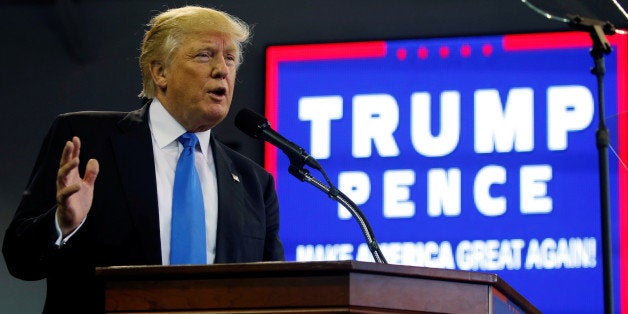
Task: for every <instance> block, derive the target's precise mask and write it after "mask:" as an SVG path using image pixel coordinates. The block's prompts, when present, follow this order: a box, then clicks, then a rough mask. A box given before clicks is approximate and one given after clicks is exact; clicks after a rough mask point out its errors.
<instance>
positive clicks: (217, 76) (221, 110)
mask: <svg viewBox="0 0 628 314" xmlns="http://www.w3.org/2000/svg"><path fill="white" fill-rule="evenodd" d="M238 53H239V51H237V48H236V45H235V44H234V43H233V41H231V40H230V39H229V38H228V37H227V36H224V35H220V34H218V33H198V34H192V35H188V36H187V37H186V38H185V39H184V41H183V42H182V44H181V46H180V47H179V48H178V49H177V50H176V51H175V53H174V55H173V57H172V61H171V62H170V64H169V65H168V66H167V67H165V70H164V71H163V73H162V75H161V76H160V78H159V79H158V80H157V85H158V86H159V90H158V92H157V98H158V99H159V101H161V103H162V104H163V105H164V107H165V108H166V110H168V112H169V113H170V114H171V115H172V116H173V117H174V118H175V119H176V120H177V121H178V122H179V123H181V125H183V126H184V127H185V128H186V129H187V130H188V131H194V132H198V131H204V130H208V129H210V128H213V127H214V126H216V125H217V124H218V123H220V122H221V121H222V120H223V119H224V118H225V117H226V116H227V113H228V112H229V107H230V106H231V100H232V99H233V87H234V82H235V76H236V65H237V60H238ZM160 80H161V81H160Z"/></svg>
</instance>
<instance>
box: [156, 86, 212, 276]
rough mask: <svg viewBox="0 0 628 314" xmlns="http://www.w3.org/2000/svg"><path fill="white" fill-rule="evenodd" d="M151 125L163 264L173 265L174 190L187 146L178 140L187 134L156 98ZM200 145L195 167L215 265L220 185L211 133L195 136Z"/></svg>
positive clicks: (210, 256)
mask: <svg viewBox="0 0 628 314" xmlns="http://www.w3.org/2000/svg"><path fill="white" fill-rule="evenodd" d="M148 115H149V120H148V121H149V126H150V133H151V135H152V139H153V155H154V158H155V177H156V179H157V203H158V206H159V230H160V236H161V261H162V263H163V264H164V265H169V264H170V222H171V218H172V191H173V186H174V173H175V170H176V168H177V161H178V159H179V155H180V154H181V152H182V151H183V145H181V143H179V141H178V140H177V139H178V138H179V136H181V135H182V134H183V133H185V132H186V130H185V128H183V126H181V124H179V123H178V122H177V121H176V120H175V119H174V118H173V117H172V116H171V115H170V114H169V113H168V111H166V109H165V108H164V107H163V105H162V104H161V103H160V102H159V100H157V99H154V100H153V102H152V104H151V105H150V107H149V111H148ZM195 134H196V136H197V137H198V141H199V146H200V149H199V146H197V147H196V150H195V151H194V164H195V166H196V171H197V172H198V177H199V179H200V181H201V189H202V190H203V204H204V205H205V232H206V235H205V239H206V241H205V243H206V248H207V263H208V264H212V263H213V262H214V258H215V254H216V229H217V225H218V185H217V182H216V167H215V165H214V156H213V154H212V151H211V146H210V145H209V136H210V134H211V130H208V131H205V132H198V133H195Z"/></svg>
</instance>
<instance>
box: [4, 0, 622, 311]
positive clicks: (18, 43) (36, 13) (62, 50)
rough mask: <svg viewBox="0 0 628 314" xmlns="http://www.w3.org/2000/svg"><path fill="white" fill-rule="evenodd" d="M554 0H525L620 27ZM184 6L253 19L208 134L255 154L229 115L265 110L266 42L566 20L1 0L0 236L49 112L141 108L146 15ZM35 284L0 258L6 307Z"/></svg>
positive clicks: (307, 6)
mask: <svg viewBox="0 0 628 314" xmlns="http://www.w3.org/2000/svg"><path fill="white" fill-rule="evenodd" d="M553 2H558V1H541V0H537V1H534V0H532V3H534V4H536V5H537V6H539V7H543V8H546V9H549V10H550V12H551V13H554V14H563V13H566V12H569V13H575V14H581V15H583V16H587V17H592V18H597V19H601V20H610V21H612V22H613V23H614V24H615V25H616V26H619V27H626V26H627V25H628V20H626V19H625V18H624V17H623V16H621V15H620V14H619V13H618V11H617V10H616V8H615V7H614V6H613V4H612V3H611V0H605V1H601V0H598V1H596V0H586V1H585V0H583V1H581V2H582V3H581V2H580V1H560V4H554V3H553ZM626 2H628V0H625V1H620V3H622V5H623V6H624V7H626V4H625V3H626ZM185 4H198V5H204V6H210V7H214V8H217V9H221V10H225V11H227V12H229V13H231V14H233V15H235V16H238V17H240V18H241V19H243V20H244V21H246V22H248V23H249V24H251V25H253V38H252V42H251V43H252V45H249V46H247V48H246V50H245V55H244V58H245V62H244V64H243V65H242V66H241V68H240V70H239V72H238V78H237V83H236V86H237V87H236V93H235V97H234V102H233V105H232V110H231V113H230V115H229V116H228V117H227V119H226V120H225V121H224V122H223V123H222V124H221V125H220V126H219V127H218V128H216V129H215V132H216V133H217V134H218V135H219V136H220V138H221V139H223V141H225V142H227V143H229V144H231V145H232V146H234V147H236V148H238V149H239V150H240V151H242V152H243V153H244V154H246V155H248V156H250V157H251V158H253V159H254V160H256V161H258V162H259V163H262V162H263V160H262V156H263V154H262V145H261V143H258V142H256V141H255V140H252V139H249V138H246V136H245V135H243V134H241V133H240V131H238V130H237V129H235V127H233V117H234V116H235V113H237V111H238V110H239V109H241V108H243V107H249V108H251V109H253V110H255V111H257V112H260V113H263V112H264V110H263V106H264V86H265V84H264V66H265V62H264V60H265V59H264V58H265V54H264V52H265V47H267V46H268V45H272V44H292V43H319V42H339V41H359V40H379V39H404V38H426V37H443V36H465V35H487V34H491V35H492V34H504V33H522V32H536V31H561V30H567V29H568V27H567V26H566V25H564V24H562V23H560V22H556V21H552V20H548V19H545V18H543V17H542V16H541V15H539V14H537V13H535V12H533V11H532V10H531V9H529V8H528V7H527V6H525V5H524V4H523V3H522V2H521V1H520V0H473V1H469V0H438V1H436V0H388V1H376V0H316V1H313V0H311V1H307V0H302V1H298V0H266V1H253V0H251V1H244V0H238V1H233V0H232V1H224V2H223V1H121V0H119V1H113V0H108V1H105V0H102V1H97V0H92V1H89V0H84V1H78V0H77V1H70V0H58V1H0V21H1V22H0V34H2V36H3V40H2V43H1V44H0V106H2V113H1V114H0V143H2V146H3V150H2V153H1V154H0V178H1V179H0V234H2V235H3V234H4V230H5V229H6V226H7V225H8V222H9V220H10V219H11V216H12V215H13V212H14V210H15V208H16V207H17V204H18V202H19V200H20V195H21V192H22V190H23V189H24V186H25V185H26V181H27V179H28V176H29V174H30V171H31V168H32V166H33V163H34V160H35V157H36V154H37V152H38V149H39V145H40V144H41V141H42V140H43V137H44V135H45V133H46V131H47V129H48V127H49V125H50V122H51V121H52V119H53V118H54V117H55V116H56V115H58V114H60V113H64V112H68V111H78V110H120V111H129V110H134V109H136V108H138V107H139V106H140V102H139V99H138V98H137V97H136V95H137V94H138V93H139V92H140V89H141V78H140V72H139V67H138V54H139V46H140V42H141V39H142V36H143V33H144V31H145V29H146V28H145V24H146V23H147V22H148V21H149V19H150V17H151V16H153V15H155V14H156V13H157V12H161V11H164V10H166V9H168V8H173V7H178V6H181V5H185ZM587 70H588V69H583V71H587ZM321 79H325V78H321ZM373 79H374V80H376V79H377V77H373ZM592 79H593V77H592ZM44 291H45V284H44V282H43V281H38V282H24V281H20V280H17V279H14V278H12V277H11V276H10V275H9V274H8V273H7V270H6V265H5V264H4V262H1V263H0V311H2V312H3V313H37V312H41V309H42V305H43V299H44ZM71 297H72V296H68V298H69V299H71ZM69 302H71V301H69Z"/></svg>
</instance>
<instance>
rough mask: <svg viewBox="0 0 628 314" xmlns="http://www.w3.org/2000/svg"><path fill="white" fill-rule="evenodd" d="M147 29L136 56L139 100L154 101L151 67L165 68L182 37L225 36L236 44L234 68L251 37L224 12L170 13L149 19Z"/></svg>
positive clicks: (180, 10) (191, 9) (239, 22)
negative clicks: (236, 55) (236, 54)
mask: <svg viewBox="0 0 628 314" xmlns="http://www.w3.org/2000/svg"><path fill="white" fill-rule="evenodd" d="M148 26H149V27H150V29H149V30H148V31H146V33H145V34H144V40H143V42H142V50H141V53H140V69H141V71H142V92H141V93H140V95H139V96H140V97H147V98H154V97H155V94H156V90H157V86H156V85H155V83H154V82H153V78H152V76H151V73H150V66H151V63H153V62H155V61H157V62H162V63H163V64H164V66H165V67H168V66H169V64H170V61H171V59H172V56H173V55H174V53H175V51H176V50H177V49H178V48H179V47H180V46H181V43H182V42H183V41H184V40H185V37H186V36H188V35H190V34H194V33H199V32H217V33H221V34H224V35H227V36H228V37H229V38H230V39H232V40H233V42H234V43H235V44H236V48H237V50H238V60H237V64H238V65H239V64H240V63H242V46H243V44H244V43H246V42H248V40H249V36H250V34H251V31H250V28H249V26H248V25H247V24H246V23H245V22H243V21H242V20H240V19H239V18H237V17H235V16H232V15H230V14H228V13H226V12H223V11H219V10H215V9H210V8H203V7H198V6H186V7H182V8H176V9H170V10H168V11H165V12H163V13H160V14H158V15H156V16H155V17H153V18H152V19H151V20H150V23H149V24H148Z"/></svg>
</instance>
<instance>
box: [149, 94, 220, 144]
mask: <svg viewBox="0 0 628 314" xmlns="http://www.w3.org/2000/svg"><path fill="white" fill-rule="evenodd" d="M148 115H149V120H148V124H149V127H150V132H151V134H152V135H153V137H154V138H155V141H156V142H157V145H158V146H159V148H160V149H163V148H164V147H166V146H168V145H170V144H172V143H173V142H177V139H178V138H179V136H181V135H182V134H183V133H185V132H186V130H185V128H184V127H183V126H182V125H181V124H179V122H177V120H175V119H174V118H173V117H172V116H171V115H170V113H169V112H168V111H167V110H166V108H164V106H163V105H162V104H161V102H160V101H159V100H158V99H157V98H153V101H152V103H151V105H150V107H149V108H148ZM194 134H196V137H198V142H199V144H200V147H201V152H202V153H203V155H205V156H207V153H208V150H209V138H210V135H211V130H207V131H203V132H196V133H194Z"/></svg>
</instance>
